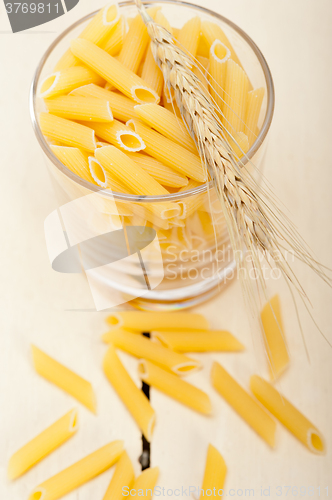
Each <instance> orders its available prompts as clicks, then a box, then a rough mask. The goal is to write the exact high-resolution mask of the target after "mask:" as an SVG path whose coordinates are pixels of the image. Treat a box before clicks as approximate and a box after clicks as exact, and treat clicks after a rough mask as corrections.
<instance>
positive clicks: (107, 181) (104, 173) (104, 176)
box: [88, 156, 128, 193]
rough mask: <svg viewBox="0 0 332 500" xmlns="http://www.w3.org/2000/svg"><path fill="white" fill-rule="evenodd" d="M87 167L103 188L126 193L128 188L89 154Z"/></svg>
mask: <svg viewBox="0 0 332 500" xmlns="http://www.w3.org/2000/svg"><path fill="white" fill-rule="evenodd" d="M88 161H89V169H90V174H91V176H92V178H93V180H94V181H95V182H96V184H98V186H100V187H102V188H104V189H111V190H112V191H115V192H117V193H126V192H127V191H128V189H127V188H126V186H125V185H124V184H123V183H122V182H120V181H119V179H118V178H117V177H116V176H115V175H114V174H113V173H112V172H110V171H109V170H107V169H106V168H104V167H103V166H102V164H101V163H100V162H99V161H98V160H97V159H96V158H95V157H94V156H89V160H88Z"/></svg>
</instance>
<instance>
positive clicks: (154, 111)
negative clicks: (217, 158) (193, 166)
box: [135, 104, 197, 155]
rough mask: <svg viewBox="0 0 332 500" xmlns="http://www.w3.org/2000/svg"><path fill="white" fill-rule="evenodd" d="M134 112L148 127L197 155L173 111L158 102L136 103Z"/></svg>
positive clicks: (188, 135) (193, 145)
mask: <svg viewBox="0 0 332 500" xmlns="http://www.w3.org/2000/svg"><path fill="white" fill-rule="evenodd" d="M135 112H136V114H137V115H138V116H139V118H140V119H141V120H143V121H144V122H145V123H146V124H147V125H149V127H151V128H153V129H155V130H157V132H159V133H160V134H162V135H164V136H165V137H168V138H169V139H171V140H172V141H175V142H177V143H178V144H180V145H181V146H183V147H184V148H186V149H188V150H189V151H191V152H192V153H193V154H195V155H197V148H196V144H195V142H194V140H193V139H192V137H191V136H190V134H189V132H188V131H187V129H186V126H185V124H184V122H183V121H182V120H181V122H180V121H179V119H178V118H177V117H176V116H175V115H174V113H171V112H170V111H168V110H167V109H165V108H163V107H162V106H159V105H158V104H138V105H137V106H135Z"/></svg>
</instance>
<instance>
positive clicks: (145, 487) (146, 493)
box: [123, 467, 159, 500]
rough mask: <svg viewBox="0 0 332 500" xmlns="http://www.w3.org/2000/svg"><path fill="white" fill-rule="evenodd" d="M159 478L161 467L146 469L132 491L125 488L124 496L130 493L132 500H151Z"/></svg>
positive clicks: (137, 479)
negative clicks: (135, 499)
mask: <svg viewBox="0 0 332 500" xmlns="http://www.w3.org/2000/svg"><path fill="white" fill-rule="evenodd" d="M158 477H159V467H152V468H148V469H145V470H144V471H143V472H142V473H141V474H140V475H139V476H138V477H137V478H136V481H135V482H134V484H133V487H132V488H131V489H128V488H125V489H124V490H123V496H127V493H129V496H130V498H137V497H140V498H144V499H145V500H151V498H152V496H153V492H154V489H155V486H156V484H157V481H158Z"/></svg>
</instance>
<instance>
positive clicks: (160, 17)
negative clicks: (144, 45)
mask: <svg viewBox="0 0 332 500" xmlns="http://www.w3.org/2000/svg"><path fill="white" fill-rule="evenodd" d="M154 20H155V22H156V23H158V24H161V26H164V28H166V29H167V31H169V32H170V33H172V34H173V28H172V26H171V24H170V22H169V20H168V19H167V17H166V16H165V15H164V14H163V12H162V11H161V10H158V11H157V12H156V14H155V15H154Z"/></svg>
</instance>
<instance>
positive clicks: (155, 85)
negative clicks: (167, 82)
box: [141, 45, 164, 98]
mask: <svg viewBox="0 0 332 500" xmlns="http://www.w3.org/2000/svg"><path fill="white" fill-rule="evenodd" d="M141 78H142V80H144V81H145V82H146V84H147V85H148V86H149V87H151V88H152V89H153V90H154V91H155V92H156V94H157V95H158V96H159V98H160V97H161V93H162V91H163V85H164V77H163V74H162V72H161V69H160V68H159V66H158V64H157V63H156V61H155V60H154V57H153V54H152V50H151V46H150V45H149V47H148V49H147V52H146V56H145V59H144V63H143V67H142V73H141Z"/></svg>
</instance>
